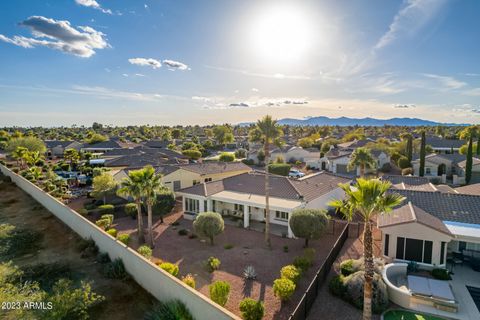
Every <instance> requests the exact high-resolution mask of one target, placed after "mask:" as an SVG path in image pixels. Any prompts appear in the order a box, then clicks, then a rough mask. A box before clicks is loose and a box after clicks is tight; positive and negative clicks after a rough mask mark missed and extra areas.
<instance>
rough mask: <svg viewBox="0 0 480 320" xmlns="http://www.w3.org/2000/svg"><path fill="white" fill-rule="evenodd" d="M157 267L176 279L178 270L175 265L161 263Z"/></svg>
mask: <svg viewBox="0 0 480 320" xmlns="http://www.w3.org/2000/svg"><path fill="white" fill-rule="evenodd" d="M159 267H160V268H161V269H163V270H165V271H167V272H168V273H170V274H171V275H172V276H174V277H176V276H177V275H178V271H179V268H178V266H177V265H176V264H173V263H170V262H162V263H161V264H160V265H159Z"/></svg>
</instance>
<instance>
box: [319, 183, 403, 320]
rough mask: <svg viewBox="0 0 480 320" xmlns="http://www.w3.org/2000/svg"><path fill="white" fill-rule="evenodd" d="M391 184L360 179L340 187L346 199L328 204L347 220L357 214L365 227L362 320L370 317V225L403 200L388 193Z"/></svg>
mask: <svg viewBox="0 0 480 320" xmlns="http://www.w3.org/2000/svg"><path fill="white" fill-rule="evenodd" d="M390 186H391V184H390V183H389V182H387V181H381V180H379V179H371V180H366V179H363V178H359V179H358V180H357V182H356V184H355V185H354V186H353V187H352V186H350V184H348V183H346V184H341V185H340V187H341V188H342V189H343V191H344V192H345V194H346V199H345V200H342V199H338V200H334V201H332V202H330V203H329V205H330V206H332V207H334V208H336V209H337V210H339V211H340V212H342V213H343V214H344V215H345V217H346V218H347V219H348V220H352V218H353V216H354V215H355V214H356V215H358V216H360V217H361V218H362V220H363V222H364V223H365V228H364V230H363V252H364V253H363V255H364V262H365V284H364V288H363V292H364V300H363V319H364V320H370V319H371V317H372V280H373V275H374V265H373V235H372V224H373V223H374V221H372V220H374V218H375V217H376V216H377V215H379V214H387V213H389V212H391V211H392V209H393V208H394V207H396V206H398V205H400V204H401V203H402V202H403V200H405V198H404V197H402V196H401V195H399V194H396V193H387V191H388V189H389V188H390Z"/></svg>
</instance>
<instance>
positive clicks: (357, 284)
mask: <svg viewBox="0 0 480 320" xmlns="http://www.w3.org/2000/svg"><path fill="white" fill-rule="evenodd" d="M364 282H365V271H357V272H355V273H354V274H351V275H349V276H348V277H345V278H344V284H345V290H346V291H345V296H344V298H345V299H346V300H347V301H349V302H350V303H352V304H353V305H354V306H356V307H357V308H358V309H360V310H361V309H363V287H364ZM372 289H373V295H372V310H373V312H374V313H381V312H383V311H384V310H385V309H386V308H387V307H388V303H389V302H388V292H387V286H386V285H385V282H383V279H382V276H381V275H380V274H378V273H375V274H374V276H373V283H372Z"/></svg>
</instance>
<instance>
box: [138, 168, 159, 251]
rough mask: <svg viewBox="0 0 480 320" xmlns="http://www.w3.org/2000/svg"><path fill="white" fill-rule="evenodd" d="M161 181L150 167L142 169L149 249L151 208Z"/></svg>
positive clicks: (151, 240) (151, 235) (151, 223)
mask: <svg viewBox="0 0 480 320" xmlns="http://www.w3.org/2000/svg"><path fill="white" fill-rule="evenodd" d="M161 179H162V176H161V175H160V174H156V173H155V169H154V168H153V167H152V166H146V167H145V168H143V169H142V184H143V198H144V199H145V203H146V205H147V215H148V218H147V219H148V238H149V244H150V247H151V248H153V247H154V241H153V221H152V220H153V218H152V207H153V205H154V204H155V202H156V201H157V195H158V192H159V191H160V189H162V187H163V184H162V180H161Z"/></svg>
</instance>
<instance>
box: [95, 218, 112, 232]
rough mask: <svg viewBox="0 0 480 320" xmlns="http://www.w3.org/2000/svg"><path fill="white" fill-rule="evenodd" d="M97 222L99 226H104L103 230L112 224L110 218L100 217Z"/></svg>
mask: <svg viewBox="0 0 480 320" xmlns="http://www.w3.org/2000/svg"><path fill="white" fill-rule="evenodd" d="M95 224H96V225H97V226H98V227H100V228H102V229H103V230H107V229H108V228H110V226H111V222H110V219H99V220H97V221H95Z"/></svg>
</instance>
